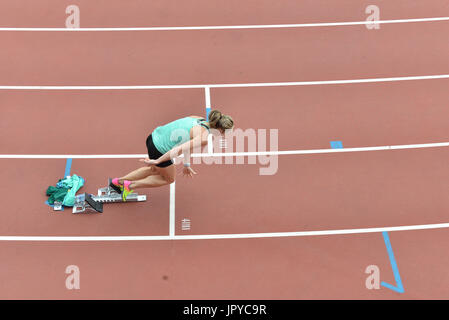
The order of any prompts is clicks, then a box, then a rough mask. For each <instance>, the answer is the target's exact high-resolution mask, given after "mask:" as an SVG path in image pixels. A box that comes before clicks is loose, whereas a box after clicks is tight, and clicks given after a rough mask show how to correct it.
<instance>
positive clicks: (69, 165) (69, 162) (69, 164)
mask: <svg viewBox="0 0 449 320" xmlns="http://www.w3.org/2000/svg"><path fill="white" fill-rule="evenodd" d="M71 168H72V159H67V161H66V163H65V171H64V179H65V177H67V176H70V170H71ZM45 204H46V205H48V206H50V207H52V208H53V207H54V205H52V204H49V203H48V200H47V201H45ZM62 211H64V206H62Z"/></svg>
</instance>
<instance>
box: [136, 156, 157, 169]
mask: <svg viewBox="0 0 449 320" xmlns="http://www.w3.org/2000/svg"><path fill="white" fill-rule="evenodd" d="M139 161H141V162H145V163H146V164H147V165H148V166H149V167H151V166H155V165H157V164H159V161H157V160H154V159H150V158H148V157H147V158H145V159H140V160H139Z"/></svg>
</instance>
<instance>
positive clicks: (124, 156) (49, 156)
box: [0, 142, 449, 159]
mask: <svg viewBox="0 0 449 320" xmlns="http://www.w3.org/2000/svg"><path fill="white" fill-rule="evenodd" d="M438 147H449V142H437V143H422V144H403V145H393V146H380V147H359V148H342V149H310V150H287V151H255V152H228V153H218V152H217V153H192V154H191V157H192V158H205V157H235V156H260V155H291V154H319V153H339V152H363V151H382V150H403V149H423V148H438ZM147 156H148V155H146V154H88V155H80V154H78V155H74V154H69V155H64V154H54V155H52V154H0V159H139V158H146V157H147ZM180 157H182V155H181V156H180Z"/></svg>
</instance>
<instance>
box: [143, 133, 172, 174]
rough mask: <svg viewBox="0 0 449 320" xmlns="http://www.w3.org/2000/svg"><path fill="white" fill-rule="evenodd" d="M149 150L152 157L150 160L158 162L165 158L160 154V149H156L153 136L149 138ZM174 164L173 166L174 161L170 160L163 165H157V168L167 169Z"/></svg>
mask: <svg viewBox="0 0 449 320" xmlns="http://www.w3.org/2000/svg"><path fill="white" fill-rule="evenodd" d="M147 150H148V156H149V157H150V159H153V160H157V159H159V158H160V157H162V156H163V154H162V153H160V152H159V150H158V149H156V146H155V145H154V143H153V137H152V136H151V134H150V135H149V136H148V138H147ZM172 164H173V161H171V160H168V161H164V162H162V163H159V164H157V165H156V167H159V168H165V167H168V166H171V165H172Z"/></svg>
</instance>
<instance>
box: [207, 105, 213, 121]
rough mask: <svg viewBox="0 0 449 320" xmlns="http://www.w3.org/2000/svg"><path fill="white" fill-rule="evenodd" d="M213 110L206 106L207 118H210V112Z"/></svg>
mask: <svg viewBox="0 0 449 320" xmlns="http://www.w3.org/2000/svg"><path fill="white" fill-rule="evenodd" d="M211 111H212V109H211V108H208V107H206V120H207V119H209V113H210V112H211Z"/></svg>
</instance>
